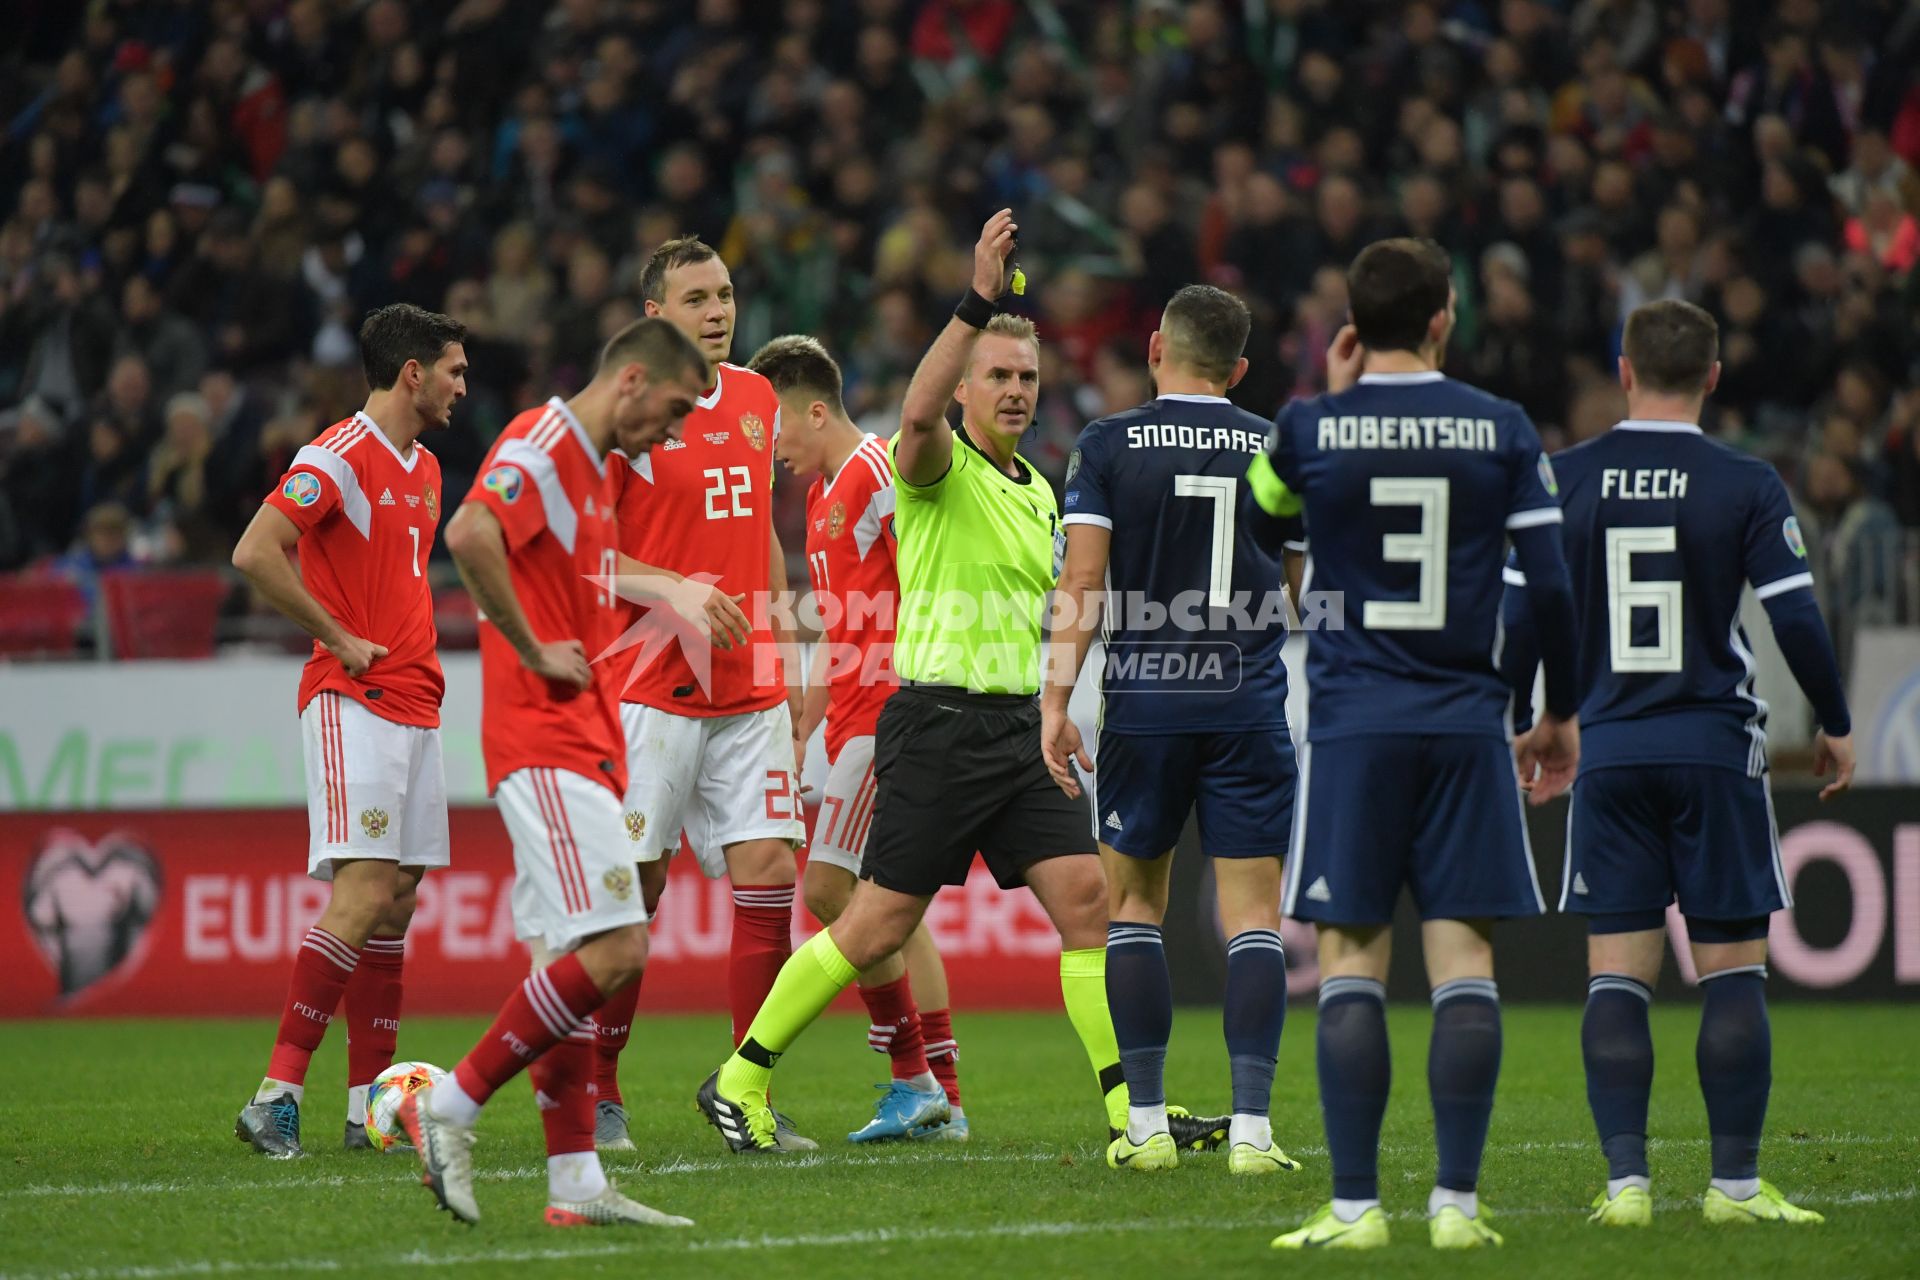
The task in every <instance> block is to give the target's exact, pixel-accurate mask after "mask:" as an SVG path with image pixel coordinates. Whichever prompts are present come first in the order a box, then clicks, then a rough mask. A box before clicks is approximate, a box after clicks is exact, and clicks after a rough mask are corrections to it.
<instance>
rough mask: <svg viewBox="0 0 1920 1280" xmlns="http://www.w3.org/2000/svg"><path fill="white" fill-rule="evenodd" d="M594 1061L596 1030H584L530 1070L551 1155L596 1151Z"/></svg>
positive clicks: (545, 1055)
mask: <svg viewBox="0 0 1920 1280" xmlns="http://www.w3.org/2000/svg"><path fill="white" fill-rule="evenodd" d="M593 1058H594V1044H593V1029H592V1028H591V1027H581V1028H579V1029H578V1030H576V1031H574V1032H572V1033H571V1034H569V1035H568V1036H567V1038H566V1039H564V1040H562V1041H561V1042H560V1043H559V1044H556V1045H554V1046H553V1048H551V1049H549V1050H547V1051H546V1052H545V1053H543V1054H541V1055H540V1056H539V1058H538V1059H536V1060H535V1061H534V1063H533V1065H532V1066H530V1067H528V1068H527V1078H528V1079H529V1080H531V1081H532V1082H533V1100H534V1103H535V1104H536V1105H537V1106H538V1107H539V1108H540V1124H541V1127H542V1128H544V1129H545V1130H546V1131H547V1154H548V1155H550V1156H564V1155H570V1154H572V1153H573V1152H576V1151H591V1150H593V1103H594V1097H595V1093H594V1087H593V1070H594V1067H593Z"/></svg>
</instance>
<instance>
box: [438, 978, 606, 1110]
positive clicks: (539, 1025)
mask: <svg viewBox="0 0 1920 1280" xmlns="http://www.w3.org/2000/svg"><path fill="white" fill-rule="evenodd" d="M605 1002H606V997H605V996H603V995H601V994H600V988H598V987H596V986H594V985H593V979H592V978H590V977H588V976H587V970H586V967H585V966H584V965H582V964H581V963H580V957H579V956H577V955H574V954H573V953H572V952H568V953H567V954H566V955H564V956H561V957H560V958H559V959H558V960H555V961H554V962H553V963H552V964H550V965H548V966H547V967H546V968H544V969H542V970H540V972H538V973H535V974H532V975H530V976H529V977H528V978H527V980H526V981H525V982H522V983H521V984H520V985H519V986H517V987H515V988H514V989H513V994H512V995H510V996H508V997H507V1002H506V1003H505V1004H503V1005H501V1006H500V1014H499V1016H498V1017H496V1018H495V1019H494V1020H493V1025H492V1026H491V1027H488V1028H487V1031H486V1034H485V1035H483V1036H481V1037H480V1041H479V1043H478V1044H476V1045H474V1046H473V1048H471V1049H469V1050H468V1051H467V1056H466V1057H464V1058H462V1059H460V1065H459V1066H457V1067H455V1068H454V1069H453V1074H454V1078H455V1079H456V1080H458V1081H459V1082H460V1088H461V1089H463V1090H464V1091H465V1092H466V1094H467V1096H468V1097H470V1098H472V1099H473V1100H474V1101H475V1102H485V1101H486V1100H487V1099H488V1098H491V1097H492V1096H493V1093H494V1090H496V1089H498V1088H499V1087H500V1086H501V1085H503V1084H505V1083H506V1082H507V1081H509V1080H511V1079H513V1078H514V1077H515V1076H517V1075H519V1074H520V1073H521V1072H522V1071H524V1070H526V1069H527V1066H528V1064H530V1063H532V1062H534V1061H535V1060H536V1059H538V1058H539V1057H540V1055H541V1054H543V1053H545V1052H546V1051H547V1050H549V1049H551V1048H553V1046H554V1045H556V1044H559V1043H560V1042H561V1041H562V1040H564V1039H566V1038H567V1037H568V1036H569V1035H571V1034H572V1033H573V1031H574V1030H575V1029H576V1028H578V1027H579V1026H580V1024H581V1023H582V1022H584V1021H585V1020H586V1019H587V1017H588V1016H589V1015H591V1014H592V1013H593V1011H594V1010H595V1009H598V1008H599V1007H600V1006H601V1005H602V1004H604V1003H605ZM582 1038H583V1039H584V1036H583V1037H582ZM589 1125H591V1120H589Z"/></svg>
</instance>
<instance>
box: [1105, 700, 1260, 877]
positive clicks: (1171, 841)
mask: <svg viewBox="0 0 1920 1280" xmlns="http://www.w3.org/2000/svg"><path fill="white" fill-rule="evenodd" d="M1093 783H1094V795H1093V800H1094V821H1095V825H1096V826H1097V827H1098V829H1099V833H1100V839H1101V842H1102V843H1104V844H1107V845H1110V846H1112V847H1113V848H1115V849H1117V850H1119V851H1120V852H1121V853H1124V854H1126V855H1127V856H1128V857H1130V858H1157V857H1159V856H1160V855H1161V854H1163V853H1165V852H1167V850H1169V849H1171V848H1173V846H1174V845H1175V844H1176V843H1178V842H1179V839H1180V832H1181V829H1182V828H1184V827H1185V826H1186V825H1187V815H1188V814H1189V813H1192V812H1194V811H1195V810H1198V812H1199V818H1200V848H1201V849H1202V850H1203V851H1205V852H1206V853H1208V854H1210V855H1212V856H1213V857H1216V858H1280V857H1285V856H1286V852H1287V845H1288V843H1289V841H1290V840H1291V837H1292V831H1293V789H1294V761H1293V739H1292V738H1291V737H1289V736H1288V734H1287V731H1286V730H1285V729H1284V728H1280V729H1254V730H1249V731H1246V732H1242V733H1166V734H1130V733H1102V734H1101V735H1100V752H1099V754H1098V755H1097V756H1096V757H1095V758H1094V770H1093Z"/></svg>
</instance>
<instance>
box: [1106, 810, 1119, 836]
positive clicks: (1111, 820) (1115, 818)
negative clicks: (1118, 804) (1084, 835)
mask: <svg viewBox="0 0 1920 1280" xmlns="http://www.w3.org/2000/svg"><path fill="white" fill-rule="evenodd" d="M1107 826H1108V828H1109V829H1111V830H1114V831H1119V830H1121V826H1120V813H1119V811H1118V810H1113V809H1110V810H1108V811H1107Z"/></svg>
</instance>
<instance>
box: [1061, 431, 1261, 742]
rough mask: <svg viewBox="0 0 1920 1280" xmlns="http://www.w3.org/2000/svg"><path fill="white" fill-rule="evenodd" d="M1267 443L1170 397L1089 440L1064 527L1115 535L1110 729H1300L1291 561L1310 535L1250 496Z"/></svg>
mask: <svg viewBox="0 0 1920 1280" xmlns="http://www.w3.org/2000/svg"><path fill="white" fill-rule="evenodd" d="M1266 433H1267V422H1266V420H1265V419H1263V418H1259V417H1256V416H1254V415H1253V414H1251V413H1248V412H1246V411H1245V410H1243V409H1240V408H1237V407H1236V406H1234V405H1233V404H1232V403H1231V402H1229V401H1228V400H1226V399H1225V398H1224V397H1221V396H1203V395H1163V396H1161V397H1159V398H1158V399H1155V400H1152V401H1149V402H1148V403H1146V404H1144V405H1141V406H1140V407H1139V408H1137V409H1129V410H1127V411H1126V412H1125V413H1117V414H1114V415H1112V416H1110V417H1106V418H1101V419H1099V420H1097V421H1095V422H1091V423H1088V424H1087V427H1086V429H1085V430H1084V431H1082V432H1081V433H1080V439H1079V440H1078V442H1077V443H1076V444H1075V445H1074V452H1073V457H1072V459H1071V460H1070V461H1069V462H1068V466H1067V492H1066V501H1065V503H1064V506H1065V514H1064V516H1063V518H1062V521H1061V522H1062V523H1063V524H1067V525H1073V524H1093V525H1099V526H1101V527H1103V528H1106V529H1108V530H1111V532H1112V538H1113V541H1112V543H1111V545H1110V549H1109V551H1108V557H1107V589H1108V593H1109V598H1108V602H1107V605H1106V623H1105V625H1106V630H1105V633H1104V635H1105V639H1106V654H1107V656H1106V667H1105V670H1104V673H1103V677H1104V678H1103V691H1104V695H1105V698H1104V704H1103V709H1102V713H1101V729H1102V731H1103V732H1106V733H1189V732H1208V731H1230V730H1246V729H1272V728H1283V727H1284V726H1285V725H1286V722H1287V710H1286V708H1287V668H1286V665H1285V663H1284V662H1282V660H1281V657H1280V650H1281V646H1282V645H1283V644H1284V643H1285V642H1286V638H1287V627H1286V607H1285V605H1284V603H1283V601H1282V596H1281V583H1282V565H1281V554H1282V544H1283V543H1284V542H1285V541H1286V540H1287V538H1289V537H1292V538H1296V539H1297V538H1298V537H1299V525H1298V521H1296V520H1285V521H1278V522H1276V521H1275V520H1274V518H1272V517H1270V516H1268V515H1267V514H1266V513H1264V512H1262V511H1261V510H1260V509H1259V508H1258V507H1257V506H1255V505H1254V503H1253V500H1252V495H1251V493H1250V492H1249V488H1248V485H1247V482H1246V479H1245V477H1246V473H1247V463H1248V462H1249V461H1250V460H1251V459H1252V458H1253V456H1254V455H1256V454H1257V453H1258V452H1259V451H1260V448H1261V446H1262V445H1263V444H1264V443H1265V440H1266ZM1296 545H1297V544H1296Z"/></svg>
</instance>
